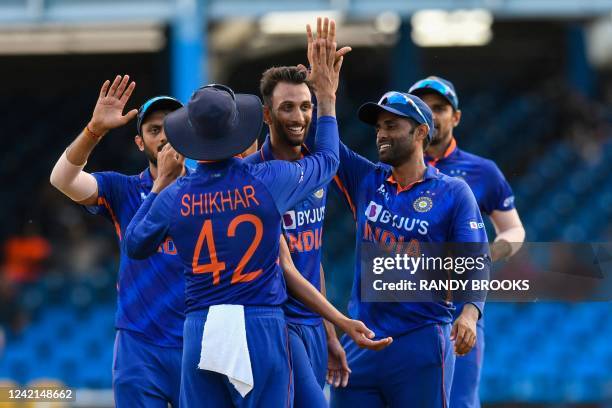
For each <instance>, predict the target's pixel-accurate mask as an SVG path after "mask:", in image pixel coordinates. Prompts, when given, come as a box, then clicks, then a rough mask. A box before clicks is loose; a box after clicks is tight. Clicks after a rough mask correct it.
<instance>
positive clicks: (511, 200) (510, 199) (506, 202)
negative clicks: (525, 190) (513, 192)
mask: <svg viewBox="0 0 612 408" xmlns="http://www.w3.org/2000/svg"><path fill="white" fill-rule="evenodd" d="M512 204H514V196H510V197H508V198H506V199H505V200H504V203H503V205H504V208H508V207H510V206H511V205H512Z"/></svg>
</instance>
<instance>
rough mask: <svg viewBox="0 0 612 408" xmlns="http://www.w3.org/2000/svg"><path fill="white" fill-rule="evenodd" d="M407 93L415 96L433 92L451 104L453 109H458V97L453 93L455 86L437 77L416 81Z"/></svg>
mask: <svg viewBox="0 0 612 408" xmlns="http://www.w3.org/2000/svg"><path fill="white" fill-rule="evenodd" d="M408 92H409V93H411V94H413V95H417V96H421V95H424V94H426V93H430V92H434V93H437V94H439V95H440V96H442V97H443V98H444V99H446V100H447V101H448V103H450V104H451V106H452V107H453V109H455V110H457V109H459V97H458V96H457V92H456V91H455V86H454V85H453V83H452V82H451V81H448V80H446V79H444V78H440V77H437V76H430V77H427V78H425V79H421V80H420V81H417V82H415V83H414V85H412V86H411V87H410V89H409V90H408Z"/></svg>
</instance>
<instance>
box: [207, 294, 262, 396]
mask: <svg viewBox="0 0 612 408" xmlns="http://www.w3.org/2000/svg"><path fill="white" fill-rule="evenodd" d="M198 368H199V369H201V370H209V371H215V372H217V373H221V374H224V375H226V376H227V378H228V379H229V381H230V383H232V385H233V386H234V388H236V391H238V392H239V393H240V395H241V396H242V397H243V398H244V397H245V396H246V395H247V394H248V393H249V392H250V391H251V390H252V389H253V386H254V385H255V384H254V381H253V371H252V368H251V357H250V355H249V347H248V344H247V338H246V326H245V322H244V306H242V305H215V306H210V307H209V308H208V316H207V317H206V323H205V324H204V333H203V334H202V349H201V351H200V362H199V363H198Z"/></svg>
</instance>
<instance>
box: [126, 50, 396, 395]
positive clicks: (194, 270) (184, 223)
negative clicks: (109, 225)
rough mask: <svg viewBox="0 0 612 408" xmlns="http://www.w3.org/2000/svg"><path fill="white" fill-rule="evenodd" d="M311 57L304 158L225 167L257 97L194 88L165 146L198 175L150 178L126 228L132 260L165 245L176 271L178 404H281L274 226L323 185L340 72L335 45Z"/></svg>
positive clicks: (332, 167) (331, 160)
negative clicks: (179, 277) (180, 345)
mask: <svg viewBox="0 0 612 408" xmlns="http://www.w3.org/2000/svg"><path fill="white" fill-rule="evenodd" d="M316 50H317V55H316V59H315V61H314V64H313V65H312V74H311V80H312V84H313V86H314V88H315V89H316V93H317V96H318V99H319V115H320V117H319V122H318V127H317V142H316V149H315V151H314V153H313V154H312V156H308V157H305V158H303V159H301V160H298V161H295V162H287V161H276V160H274V161H270V162H266V163H262V164H249V163H245V162H244V161H243V160H240V159H237V158H235V157H233V156H235V155H236V154H238V153H239V152H241V151H243V150H244V149H245V148H246V147H248V146H249V145H251V144H252V142H253V141H254V140H255V138H256V137H257V136H258V133H259V130H260V129H261V125H262V107H261V102H260V100H259V98H257V97H256V96H254V95H243V94H234V93H233V91H232V90H231V89H229V88H227V87H224V86H220V85H210V86H206V87H203V88H200V89H198V90H196V92H194V94H193V95H192V98H191V100H190V101H189V104H188V105H187V106H186V107H185V108H182V109H179V110H177V111H175V112H173V113H172V114H170V115H168V117H167V118H166V120H165V122H164V127H165V129H166V132H167V134H168V138H169V141H170V143H171V144H172V146H173V147H174V148H175V149H176V150H177V151H178V152H179V153H181V154H183V155H185V156H186V157H190V158H193V159H196V160H198V161H199V163H198V167H197V169H196V171H195V173H194V174H190V175H187V176H185V177H181V178H179V179H178V180H177V181H176V182H174V183H172V178H171V177H168V178H166V177H164V176H163V172H162V173H161V174H162V175H161V176H160V177H159V178H158V179H157V180H156V182H155V184H154V186H153V188H152V192H151V194H149V196H148V197H147V199H146V200H145V202H144V203H143V205H142V207H141V208H140V209H139V211H138V213H137V214H136V216H135V217H134V219H133V220H132V222H131V224H130V226H129V227H128V230H127V233H126V247H127V250H128V253H129V254H130V256H133V257H136V258H143V257H146V256H149V255H150V254H151V253H152V252H154V251H155V248H156V247H157V245H158V244H159V243H160V242H163V240H164V239H166V238H167V237H169V236H171V237H172V238H173V240H174V242H175V244H176V248H177V251H178V255H179V257H180V259H181V261H182V262H183V266H184V269H185V278H186V287H185V294H186V320H185V326H184V349H183V364H182V367H183V369H182V378H181V406H184V407H189V406H198V407H199V406H215V407H224V406H240V407H256V406H257V407H259V406H291V405H292V395H291V394H292V382H291V364H290V357H289V351H288V346H289V344H288V341H289V339H288V334H287V328H286V323H285V319H284V314H283V311H282V307H281V306H282V304H283V303H284V302H285V301H286V298H287V295H286V290H285V283H284V280H283V276H282V274H281V271H280V268H279V265H278V257H279V245H280V244H279V242H280V240H279V238H280V233H281V219H282V215H283V214H284V213H285V212H286V211H287V210H288V209H290V208H292V207H294V206H295V205H296V204H297V203H298V202H300V201H302V200H304V199H305V198H306V197H307V196H308V195H310V194H312V193H314V192H315V191H317V190H318V189H320V188H321V187H322V186H323V185H325V184H326V183H328V182H329V180H330V179H331V178H332V177H333V174H334V173H335V171H336V169H337V165H338V128H337V123H336V119H335V88H334V86H333V84H334V77H337V76H338V74H339V70H340V65H339V64H335V63H334V55H335V52H336V50H335V44H331V43H330V42H329V41H328V40H326V39H321V38H319V39H317V47H316ZM335 83H337V81H335ZM164 149H166V151H169V150H170V149H171V148H170V147H169V146H168V147H166V148H164ZM169 160H172V156H169ZM169 167H170V168H172V167H174V166H169ZM158 193H159V194H158ZM297 275H298V276H299V274H297ZM302 280H303V278H302ZM291 281H292V279H288V283H290V282H291ZM303 283H306V285H307V286H308V287H310V288H312V287H311V286H310V285H309V284H308V283H307V281H305V280H303ZM312 291H314V294H316V295H318V296H320V293H318V292H317V291H316V289H314V288H312ZM310 295H312V293H310ZM302 300H306V301H307V300H308V296H304V297H303V299H302ZM318 311H319V312H321V311H322V309H319V310H318ZM345 322H346V321H345ZM338 323H342V322H338ZM344 326H345V327H344V328H345V329H347V330H349V332H350V333H352V334H353V336H354V337H355V338H356V339H358V340H359V341H360V342H362V343H361V344H364V345H365V344H371V345H372V347H377V346H378V345H383V346H384V345H386V344H388V342H389V340H384V341H383V342H372V341H371V340H368V339H367V338H366V334H367V331H366V329H365V327H364V326H363V324H362V323H361V322H354V321H350V324H348V325H344Z"/></svg>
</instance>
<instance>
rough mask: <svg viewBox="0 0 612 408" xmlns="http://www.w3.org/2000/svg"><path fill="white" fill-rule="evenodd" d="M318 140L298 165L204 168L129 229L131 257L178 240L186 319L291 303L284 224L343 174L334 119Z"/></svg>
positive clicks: (153, 200) (323, 123) (234, 162)
mask: <svg viewBox="0 0 612 408" xmlns="http://www.w3.org/2000/svg"><path fill="white" fill-rule="evenodd" d="M316 139H317V140H316V146H317V149H316V151H315V153H314V154H312V155H311V156H307V157H305V158H303V159H301V160H298V161H294V162H288V161H280V160H273V161H269V162H265V163H261V164H250V163H246V162H245V161H244V160H241V159H237V158H232V159H228V160H223V161H218V162H211V163H199V164H198V167H197V169H196V171H195V173H194V174H191V175H188V176H185V177H181V178H179V179H177V181H176V182H174V183H173V184H172V185H170V186H169V187H167V188H166V189H164V190H163V191H162V192H161V193H160V194H159V195H157V194H154V193H151V194H149V196H148V197H147V199H146V200H145V202H144V204H143V205H142V207H141V208H140V209H139V210H138V213H137V214H136V216H135V217H134V219H133V221H132V222H131V223H130V225H129V226H128V229H127V232H126V235H125V240H126V247H127V250H128V254H129V255H130V256H132V257H136V258H143V257H146V256H148V255H149V254H151V253H152V252H154V251H155V248H157V246H158V245H159V243H160V242H163V241H164V239H166V237H172V239H173V241H174V243H175V245H176V248H177V250H178V255H179V257H180V259H181V261H182V263H183V268H184V272H185V297H186V313H190V312H192V311H198V310H202V309H205V308H207V307H209V306H211V305H217V304H240V305H246V306H257V305H262V306H263V305H281V304H283V303H284V302H285V301H286V299H287V293H286V287H285V281H284V278H283V273H282V270H281V268H280V266H279V264H278V253H279V238H280V234H281V220H282V217H283V214H285V213H286V212H287V211H288V210H289V209H291V208H293V207H295V206H296V205H297V203H299V202H300V201H302V200H304V199H305V198H306V197H307V196H308V195H310V194H312V193H314V192H315V191H317V190H318V189H320V188H321V187H322V186H324V185H326V184H327V183H329V181H330V180H331V178H332V177H333V175H334V173H335V172H336V169H337V167H338V125H337V122H336V119H335V118H334V117H331V116H324V117H321V118H319V122H318V124H317V136H316Z"/></svg>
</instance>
